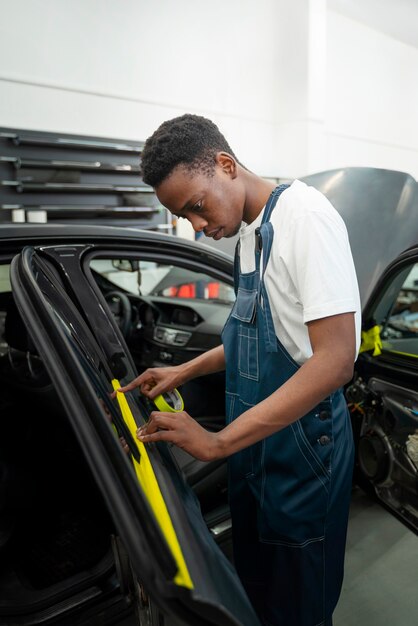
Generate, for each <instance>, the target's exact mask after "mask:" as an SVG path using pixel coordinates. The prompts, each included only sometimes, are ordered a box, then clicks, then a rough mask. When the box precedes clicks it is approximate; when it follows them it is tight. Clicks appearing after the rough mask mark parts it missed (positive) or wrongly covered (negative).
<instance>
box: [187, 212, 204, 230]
mask: <svg viewBox="0 0 418 626" xmlns="http://www.w3.org/2000/svg"><path fill="white" fill-rule="evenodd" d="M189 221H190V223H191V225H192V227H193V230H194V231H195V232H196V233H200V232H201V231H202V230H203V229H204V228H206V226H207V225H208V223H207V221H206V220H205V219H204V218H203V217H201V216H200V215H191V216H190V217H189Z"/></svg>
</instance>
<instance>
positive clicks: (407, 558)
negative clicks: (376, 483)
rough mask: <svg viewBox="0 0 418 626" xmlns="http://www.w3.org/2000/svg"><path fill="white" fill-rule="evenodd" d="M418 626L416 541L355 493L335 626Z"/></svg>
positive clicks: (398, 523) (368, 501) (369, 502)
mask: <svg viewBox="0 0 418 626" xmlns="http://www.w3.org/2000/svg"><path fill="white" fill-rule="evenodd" d="M390 624H396V625H397V626H416V625H417V624H418V537H417V536H416V535H414V534H413V533H412V532H411V531H410V530H408V529H407V528H406V527H405V526H404V525H403V524H401V523H400V522H399V521H398V520H397V519H396V518H395V517H393V515H391V514H390V513H388V512H387V511H385V510H384V509H383V508H382V507H381V506H379V505H378V504H377V503H376V502H374V501H373V500H371V499H370V498H369V497H368V496H367V495H366V494H364V493H363V491H361V489H358V488H357V489H355V490H354V491H353V496H352V500H351V509H350V521H349V527H348V539H347V550H346V558H345V578H344V585H343V590H342V594H341V597H340V602H339V604H338V606H337V609H336V610H335V613H334V626H382V625H383V626H385V625H387V626H389V625H390Z"/></svg>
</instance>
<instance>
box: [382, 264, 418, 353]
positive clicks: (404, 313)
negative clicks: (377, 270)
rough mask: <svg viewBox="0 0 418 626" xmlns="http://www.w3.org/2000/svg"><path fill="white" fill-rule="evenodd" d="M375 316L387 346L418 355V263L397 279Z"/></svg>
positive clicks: (393, 350)
mask: <svg viewBox="0 0 418 626" xmlns="http://www.w3.org/2000/svg"><path fill="white" fill-rule="evenodd" d="M385 310H386V314H385ZM379 317H380V319H379ZM375 319H376V321H377V323H378V324H379V325H380V333H381V338H382V342H383V348H384V349H385V350H389V351H391V352H399V353H401V354H405V355H407V356H413V357H417V358H418V263H415V264H414V265H412V266H411V265H409V266H408V267H406V268H404V269H403V270H402V271H401V272H400V273H399V274H397V276H396V277H395V278H394V279H393V281H392V282H391V284H390V285H389V287H388V288H387V289H386V291H385V294H384V296H383V298H382V299H381V301H380V303H379V305H378V307H377V308H376V313H375Z"/></svg>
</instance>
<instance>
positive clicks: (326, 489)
mask: <svg viewBox="0 0 418 626" xmlns="http://www.w3.org/2000/svg"><path fill="white" fill-rule="evenodd" d="M290 428H291V429H292V433H293V436H294V438H295V441H296V445H297V447H298V448H299V450H300V452H301V454H302V456H303V458H304V459H305V461H306V462H307V463H308V465H309V467H310V468H311V470H312V471H313V473H314V474H315V476H316V477H317V478H318V480H319V481H320V483H321V485H322V486H323V488H324V489H325V491H326V492H327V493H328V487H327V486H326V484H325V483H324V482H323V480H322V478H321V476H319V474H318V473H317V471H316V470H315V468H314V467H313V466H312V464H311V463H310V461H309V459H308V458H307V457H306V455H305V454H304V452H303V450H302V448H301V447H300V444H299V441H298V438H297V436H296V433H295V430H294V428H293V424H290Z"/></svg>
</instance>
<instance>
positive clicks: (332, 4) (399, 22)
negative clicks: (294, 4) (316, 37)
mask: <svg viewBox="0 0 418 626" xmlns="http://www.w3.org/2000/svg"><path fill="white" fill-rule="evenodd" d="M328 7H329V9H331V11H336V12H337V13H341V14H342V15H345V16H346V17H349V18H351V19H353V20H356V21H358V22H361V23H363V24H365V25H366V26H369V27H370V28H373V29H374V30H378V31H380V32H382V33H385V34H386V35H389V36H390V37H394V38H395V39H398V40H399V41H403V42H404V43H406V44H408V45H410V46H414V47H415V48H418V1H417V0H328Z"/></svg>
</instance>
